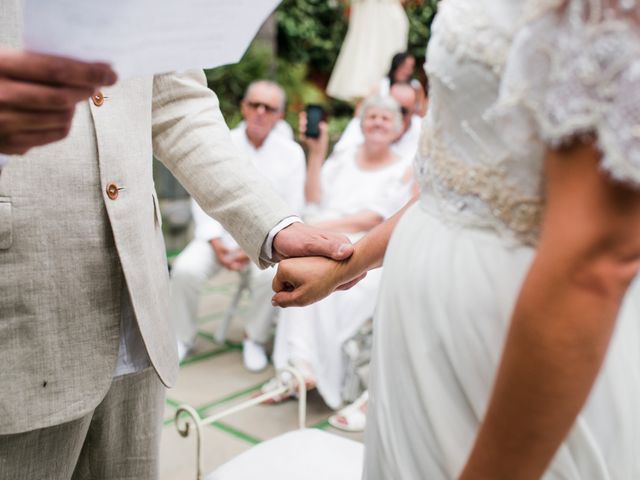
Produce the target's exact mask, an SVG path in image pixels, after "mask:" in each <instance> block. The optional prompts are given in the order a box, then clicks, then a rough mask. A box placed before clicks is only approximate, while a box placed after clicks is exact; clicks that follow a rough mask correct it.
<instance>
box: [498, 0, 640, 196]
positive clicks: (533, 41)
mask: <svg viewBox="0 0 640 480" xmlns="http://www.w3.org/2000/svg"><path fill="white" fill-rule="evenodd" d="M550 1H551V0H549V2H550ZM585 2H586V0H580V2H577V3H576V2H573V3H572V5H579V6H584V4H585ZM593 2H597V0H593V1H592V2H591V3H593ZM543 3H544V0H543ZM634 3H635V2H634ZM581 13H584V12H581ZM574 14H575V12H574ZM571 15H572V12H570V11H567V12H566V13H565V14H564V15H563V16H558V15H554V14H550V15H547V16H545V17H542V18H540V19H539V20H538V21H536V22H534V23H533V24H531V25H530V26H528V27H526V29H525V30H524V31H523V33H522V34H521V35H522V36H521V37H519V38H516V40H515V42H514V49H513V52H512V57H511V59H510V60H509V66H508V67H507V69H506V72H505V78H504V82H503V85H502V89H501V90H502V91H501V94H500V99H499V101H498V103H497V104H496V106H495V107H494V109H493V111H492V112H491V116H492V117H493V118H494V119H497V120H498V121H499V122H500V127H501V130H502V131H503V134H504V135H505V136H506V137H508V138H509V139H510V140H511V142H510V144H511V145H512V146H513V148H514V149H518V148H525V149H526V148H527V144H530V143H531V142H536V141H538V142H539V141H543V142H545V143H547V144H550V145H552V146H559V145H561V144H563V143H566V142H568V141H573V140H574V139H575V137H577V136H580V135H582V134H586V133H590V134H593V133H595V134H597V139H598V144H599V147H600V150H601V151H602V152H603V158H602V163H601V166H602V168H603V169H604V170H606V171H607V172H609V174H610V175H611V176H612V177H613V178H615V179H617V180H620V181H625V182H631V183H633V184H635V185H636V186H640V97H639V94H638V91H639V90H638V88H640V46H639V41H638V36H637V33H636V32H634V28H633V27H632V26H631V24H630V23H629V21H627V20H626V19H624V18H618V17H612V18H608V19H607V20H606V21H603V22H601V23H591V22H587V23H585V21H584V20H583V19H581V20H580V21H581V22H582V23H577V24H576V23H574V22H577V21H578V20H576V19H574V20H571ZM576 18H578V17H576Z"/></svg>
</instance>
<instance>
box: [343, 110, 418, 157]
mask: <svg viewBox="0 0 640 480" xmlns="http://www.w3.org/2000/svg"><path fill="white" fill-rule="evenodd" d="M421 127H422V118H420V117H419V116H418V115H413V116H412V117H411V125H410V126H409V129H408V130H407V131H406V132H405V133H404V134H403V135H402V136H401V137H400V138H399V139H398V140H396V141H395V142H393V143H392V144H391V151H392V152H393V153H395V154H396V155H398V156H399V157H400V158H402V159H405V160H409V161H413V157H415V155H416V152H417V151H418V141H419V140H420V129H421ZM362 142H364V136H363V135H362V129H361V128H360V119H359V118H352V119H351V121H350V122H349V124H348V125H347V128H345V129H344V132H343V133H342V136H341V137H340V140H338V143H336V145H335V146H334V147H333V151H334V152H335V153H339V152H342V151H345V150H348V149H350V148H352V147H355V146H357V145H361V144H362Z"/></svg>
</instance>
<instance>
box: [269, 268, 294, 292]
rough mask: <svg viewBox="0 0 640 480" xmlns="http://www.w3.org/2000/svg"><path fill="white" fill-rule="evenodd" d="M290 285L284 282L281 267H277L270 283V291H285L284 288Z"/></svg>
mask: <svg viewBox="0 0 640 480" xmlns="http://www.w3.org/2000/svg"><path fill="white" fill-rule="evenodd" d="M287 285H291V283H290V282H287V281H286V276H285V275H284V273H283V269H282V266H281V265H279V266H278V271H277V272H276V274H275V276H274V277H273V280H272V281H271V289H272V290H273V291H274V292H276V293H277V292H281V291H284V290H285V286H287Z"/></svg>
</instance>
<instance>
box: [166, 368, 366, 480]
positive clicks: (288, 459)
mask: <svg viewBox="0 0 640 480" xmlns="http://www.w3.org/2000/svg"><path fill="white" fill-rule="evenodd" d="M287 375H288V378H285V377H287ZM292 378H294V379H295V382H294V381H292ZM278 379H279V380H280V384H281V386H280V387H279V388H277V389H275V390H274V391H271V392H268V393H265V394H263V395H260V396H258V397H255V398H252V399H250V400H247V401H246V402H244V403H241V404H239V405H236V406H233V407H231V408H229V409H227V410H225V411H223V412H219V413H217V414H214V415H211V416H209V417H206V418H202V417H200V415H199V414H198V412H197V411H196V410H195V409H194V408H192V407H190V406H189V405H181V406H180V407H178V410H177V411H176V415H175V424H176V428H177V429H178V432H179V433H180V435H181V436H183V437H187V436H189V434H190V433H191V431H194V432H195V434H196V448H197V451H196V464H197V467H196V472H197V473H196V479H197V480H245V479H246V480H255V479H256V478H260V479H262V480H300V479H305V480H360V478H361V476H362V467H361V466H362V460H363V454H364V447H363V445H362V444H360V443H358V442H354V441H352V440H348V439H345V438H342V437H339V436H337V435H333V434H330V433H327V432H323V431H321V430H318V429H307V428H305V424H306V412H307V391H306V387H305V382H304V378H303V376H302V374H301V373H300V372H298V371H297V370H295V369H293V368H285V369H283V370H282V371H279V372H278ZM296 389H297V392H298V402H299V403H298V430H295V431H293V432H288V433H285V434H283V435H280V436H278V437H276V438H273V439H271V440H267V441H265V442H262V443H260V444H258V445H256V446H255V447H252V448H250V449H249V450H247V451H246V452H244V453H242V454H240V455H238V456H237V457H235V458H233V459H232V460H230V461H229V462H227V463H225V464H224V465H222V466H220V467H218V468H217V469H216V470H215V471H213V472H211V473H209V474H208V475H206V476H205V474H204V471H203V470H204V469H203V454H204V452H205V450H204V446H203V443H202V442H203V436H202V427H203V426H205V425H209V424H212V423H214V422H216V421H218V420H220V419H221V418H224V417H227V416H229V415H231V414H234V413H237V412H240V411H242V410H244V409H247V408H249V407H252V406H254V405H258V404H260V403H262V402H264V401H266V400H269V399H271V398H274V397H276V396H279V395H286V394H291V393H293V392H294V391H296ZM184 414H186V417H185V415H184Z"/></svg>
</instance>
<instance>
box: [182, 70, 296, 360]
mask: <svg viewBox="0 0 640 480" xmlns="http://www.w3.org/2000/svg"><path fill="white" fill-rule="evenodd" d="M284 105H285V94H284V90H282V88H281V87H280V86H279V85H277V84H276V83H273V82H270V81H266V80H259V81H256V82H253V83H252V84H251V85H249V87H248V88H247V91H246V93H245V96H244V99H243V100H242V103H241V106H240V108H241V111H242V116H243V118H244V123H243V126H240V127H238V128H236V129H234V130H232V131H231V139H232V141H233V143H234V144H235V145H236V147H237V148H238V149H239V150H240V151H241V152H242V153H244V154H245V155H246V156H247V157H249V158H250V159H251V161H252V162H253V164H254V165H255V167H256V168H257V169H258V171H259V172H260V173H261V174H262V175H264V177H265V178H266V179H267V180H268V181H269V183H270V184H271V186H272V187H273V188H274V189H275V191H276V192H278V193H279V194H280V196H282V198H283V199H284V200H285V201H286V202H287V204H288V205H289V207H290V208H291V209H292V211H294V212H298V213H300V212H301V211H302V208H303V205H304V182H305V159H304V152H303V151H302V148H300V146H299V145H298V144H297V143H295V142H294V141H293V140H290V139H287V138H286V136H283V135H280V134H278V133H275V131H274V128H275V125H276V124H277V122H278V121H279V120H281V118H282V116H283V111H284ZM192 207H193V208H192V210H193V212H194V220H195V222H196V231H195V238H194V239H193V240H192V241H191V242H190V243H189V245H188V246H187V247H186V248H185V249H184V251H183V252H182V253H181V254H180V255H178V257H177V258H176V260H175V262H174V264H173V268H172V271H171V281H170V287H171V298H170V301H171V316H172V318H173V322H174V325H175V329H176V333H177V337H178V352H179V354H180V358H181V359H182V358H184V357H185V356H186V354H187V353H188V352H189V350H190V349H191V348H192V347H193V344H194V341H195V337H196V334H197V325H196V314H197V311H198V304H199V299H200V294H201V292H202V288H203V286H204V283H205V282H206V281H207V279H209V278H211V277H213V276H214V275H216V274H217V273H218V272H220V271H222V270H223V269H227V270H230V271H237V272H242V271H247V269H248V273H249V274H250V275H251V291H252V303H251V307H250V310H249V312H248V315H247V324H246V338H245V339H244V342H243V357H244V364H245V366H246V368H247V369H248V370H250V371H260V370H262V369H264V368H265V367H266V366H267V357H266V354H265V350H264V344H265V343H266V342H267V341H268V340H269V339H270V336H271V330H272V322H273V317H274V311H275V310H274V308H273V307H272V306H271V295H272V293H273V292H272V291H271V279H272V277H273V274H274V271H273V270H271V269H268V270H262V271H261V270H259V269H258V268H257V267H255V265H253V264H252V263H250V262H249V257H248V256H247V255H246V254H245V252H243V251H242V250H241V249H240V247H239V246H238V244H237V243H236V242H235V241H234V240H233V238H232V237H231V236H230V235H229V234H228V233H227V232H226V231H225V230H224V229H223V228H222V226H221V225H220V224H218V223H217V222H216V221H215V220H213V219H212V218H210V217H208V216H207V215H206V214H205V213H204V212H203V211H202V209H200V207H199V206H198V205H197V204H196V203H195V202H193V205H192Z"/></svg>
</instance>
